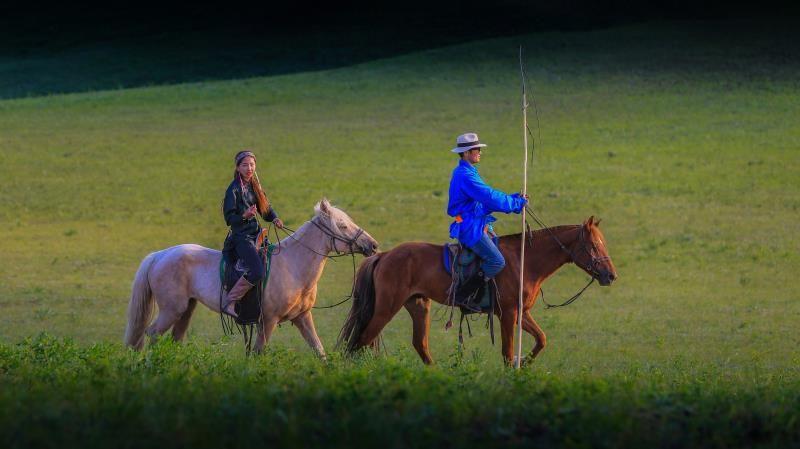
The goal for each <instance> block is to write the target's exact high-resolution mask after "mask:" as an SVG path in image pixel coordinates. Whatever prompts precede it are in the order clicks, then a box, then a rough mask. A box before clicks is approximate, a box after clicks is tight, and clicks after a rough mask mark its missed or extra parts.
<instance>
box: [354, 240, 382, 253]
mask: <svg viewBox="0 0 800 449" xmlns="http://www.w3.org/2000/svg"><path fill="white" fill-rule="evenodd" d="M359 246H360V247H361V254H363V255H364V256H366V257H369V256H371V255H373V254H375V253H376V252H378V242H375V241H370V242H367V243H362V244H361V245H359Z"/></svg>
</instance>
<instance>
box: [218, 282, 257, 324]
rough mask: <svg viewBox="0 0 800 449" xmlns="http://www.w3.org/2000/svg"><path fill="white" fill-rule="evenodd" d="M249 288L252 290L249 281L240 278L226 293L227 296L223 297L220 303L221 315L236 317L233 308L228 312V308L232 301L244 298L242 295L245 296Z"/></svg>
mask: <svg viewBox="0 0 800 449" xmlns="http://www.w3.org/2000/svg"><path fill="white" fill-rule="evenodd" d="M251 288H253V284H251V283H250V281H248V280H247V279H246V278H245V277H244V276H242V277H240V278H239V280H238V281H236V284H234V285H233V287H231V289H230V291H228V294H227V295H226V296H225V300H224V301H223V302H222V313H225V314H227V315H230V316H233V317H236V316H237V315H236V312H234V308H231V310H228V307H229V306H230V305H231V304H232V303H233V302H234V301H241V299H242V298H244V295H246V294H247V292H248V291H250V289H251Z"/></svg>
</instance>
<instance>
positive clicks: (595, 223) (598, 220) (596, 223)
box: [594, 218, 603, 226]
mask: <svg viewBox="0 0 800 449" xmlns="http://www.w3.org/2000/svg"><path fill="white" fill-rule="evenodd" d="M601 221H603V219H602V218H598V219H597V221H595V222H594V225H595V226H600V222H601Z"/></svg>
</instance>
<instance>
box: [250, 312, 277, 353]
mask: <svg viewBox="0 0 800 449" xmlns="http://www.w3.org/2000/svg"><path fill="white" fill-rule="evenodd" d="M277 325H278V318H276V317H271V316H269V317H268V316H263V317H262V318H261V326H259V328H258V334H257V335H256V344H255V346H254V347H253V350H254V351H255V352H256V354H260V353H261V351H263V350H264V347H265V346H266V345H267V342H268V341H269V337H270V336H272V331H274V330H275V326H277Z"/></svg>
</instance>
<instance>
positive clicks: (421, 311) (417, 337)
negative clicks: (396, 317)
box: [405, 298, 433, 365]
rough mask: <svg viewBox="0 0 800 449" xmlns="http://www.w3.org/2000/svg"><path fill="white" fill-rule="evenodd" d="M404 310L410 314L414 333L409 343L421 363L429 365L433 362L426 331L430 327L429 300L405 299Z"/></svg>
mask: <svg viewBox="0 0 800 449" xmlns="http://www.w3.org/2000/svg"><path fill="white" fill-rule="evenodd" d="M405 306H406V310H408V313H409V314H410V315H411V320H412V321H413V322H414V335H413V337H412V338H411V343H412V344H413V345H414V349H416V350H417V353H418V354H419V356H420V357H421V358H422V361H423V363H425V364H426V365H430V364H432V363H433V358H431V353H430V352H428V332H429V331H430V328H431V315H430V311H431V300H430V299H428V298H416V299H411V300H409V301H406V304H405Z"/></svg>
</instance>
